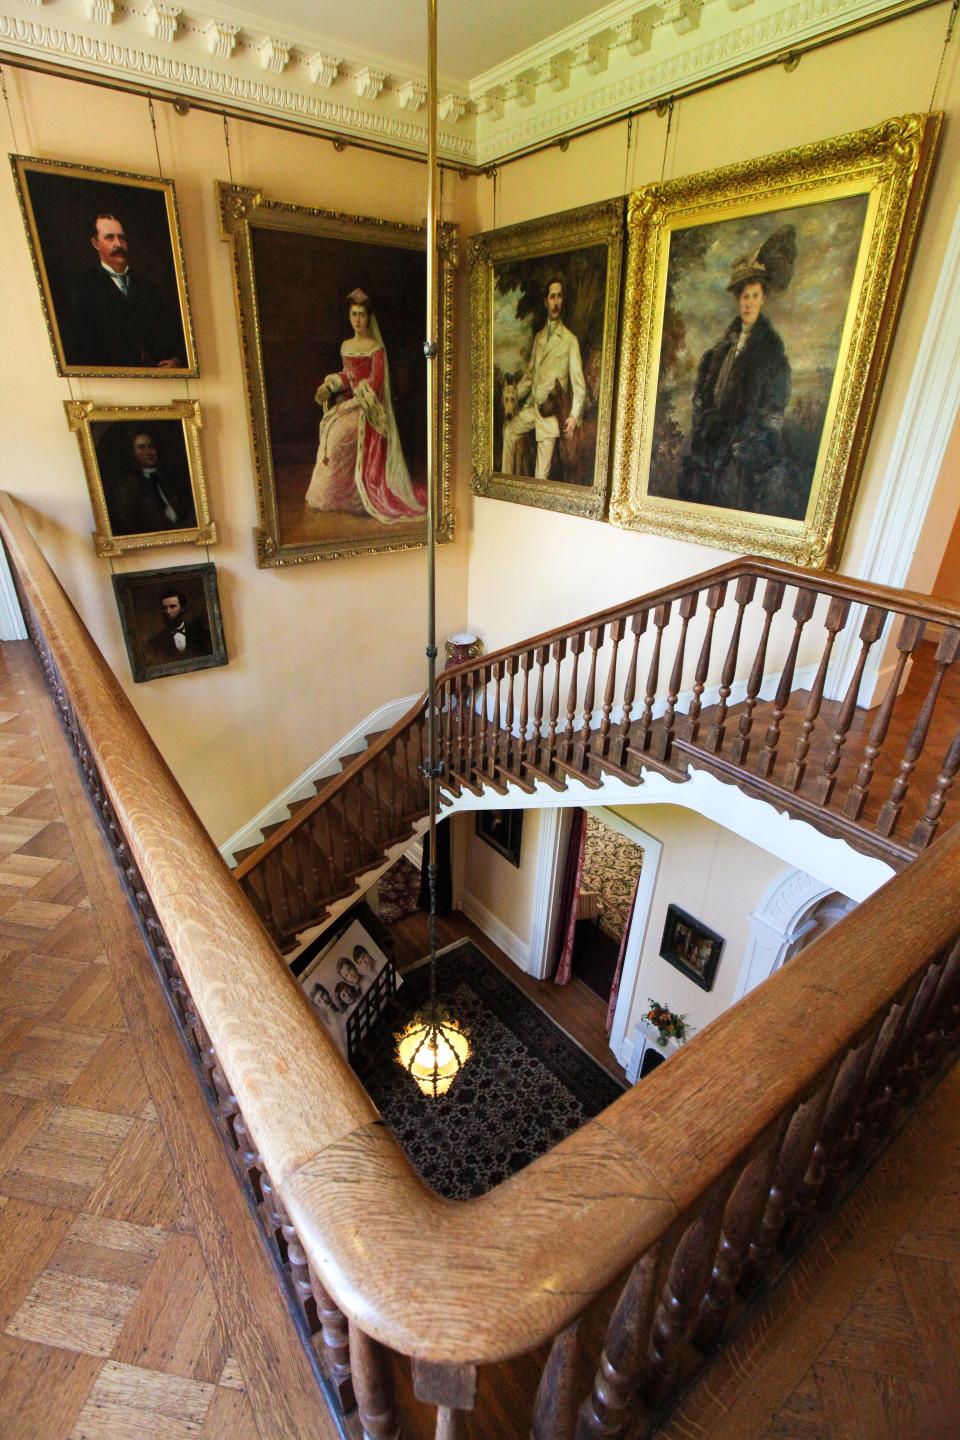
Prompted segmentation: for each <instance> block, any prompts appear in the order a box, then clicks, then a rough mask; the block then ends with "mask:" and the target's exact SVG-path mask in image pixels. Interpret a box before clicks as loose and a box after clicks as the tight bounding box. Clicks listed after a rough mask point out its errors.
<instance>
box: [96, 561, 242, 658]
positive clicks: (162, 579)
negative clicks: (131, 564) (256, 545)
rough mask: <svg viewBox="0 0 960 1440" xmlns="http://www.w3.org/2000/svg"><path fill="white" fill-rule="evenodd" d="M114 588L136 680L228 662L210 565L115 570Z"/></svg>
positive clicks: (215, 583)
mask: <svg viewBox="0 0 960 1440" xmlns="http://www.w3.org/2000/svg"><path fill="white" fill-rule="evenodd" d="M113 590H114V594H115V595H116V597H117V609H118V610H119V611H120V624H121V626H122V628H123V638H124V642H125V643H126V647H127V655H128V656H129V658H130V669H131V670H132V672H133V678H134V680H135V681H137V683H138V684H139V683H140V681H142V680H159V679H160V678H161V676H163V675H183V674H185V673H186V671H188V670H210V669H212V668H213V666H214V665H226V664H227V646H226V642H225V640H224V638H223V621H222V620H221V618H220V596H219V593H218V591H217V567H216V566H215V565H211V564H206V565H173V566H170V567H168V568H166V569H163V570H135V571H131V572H129V573H127V574H125V575H114V576H113Z"/></svg>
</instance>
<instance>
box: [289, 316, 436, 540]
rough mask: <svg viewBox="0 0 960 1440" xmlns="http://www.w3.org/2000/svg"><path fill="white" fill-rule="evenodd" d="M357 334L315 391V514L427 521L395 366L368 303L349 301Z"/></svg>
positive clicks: (311, 496) (310, 498)
mask: <svg viewBox="0 0 960 1440" xmlns="http://www.w3.org/2000/svg"><path fill="white" fill-rule="evenodd" d="M346 299H347V303H348V305H349V312H348V314H349V320H350V326H351V328H352V330H353V334H352V335H351V336H350V337H349V338H348V339H346V340H344V342H343V344H342V345H341V347H340V360H341V368H340V370H339V371H338V372H337V373H336V374H332V375H327V376H326V377H325V378H324V381H323V383H322V384H321V385H320V387H319V388H318V390H317V393H316V397H315V398H316V402H317V404H318V405H321V406H322V407H323V416H322V418H321V421H320V434H319V443H318V446H317V459H316V464H315V465H314V467H313V474H312V476H311V477H310V485H309V487H308V489H307V493H306V503H307V505H308V507H309V508H310V509H311V510H336V511H341V512H343V511H346V512H347V513H348V514H352V515H370V516H372V517H373V519H375V520H378V521H380V523H381V524H383V525H393V524H396V523H397V522H399V521H403V520H410V519H413V518H416V517H418V516H420V515H423V513H424V511H425V509H426V503H425V501H424V500H422V499H421V498H420V497H419V496H418V495H417V494H416V493H415V491H414V488H413V484H412V482H411V480H410V472H409V470H408V468H407V462H406V460H405V459H404V455H403V448H402V446H401V444H400V436H399V434H398V432H397V422H396V417H395V415H394V411H393V396H392V393H391V389H390V365H389V361H388V359H387V352H386V349H385V347H384V344H383V338H382V336H381V334H380V327H379V325H378V324H377V319H376V316H375V315H374V313H373V306H372V302H371V300H370V297H369V296H368V295H367V294H366V293H365V292H364V291H363V290H361V289H355V290H352V291H351V292H350V294H349V295H348V296H347V297H346Z"/></svg>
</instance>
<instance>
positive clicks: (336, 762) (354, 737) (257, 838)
mask: <svg viewBox="0 0 960 1440" xmlns="http://www.w3.org/2000/svg"><path fill="white" fill-rule="evenodd" d="M418 699H419V696H417V695H408V696H406V697H405V698H403V699H401V700H390V701H388V702H387V704H386V705H381V706H380V707H379V709H377V710H372V711H371V712H370V714H369V715H368V716H367V717H366V719H364V720H361V721H360V722H359V724H357V725H354V727H353V729H352V730H348V731H347V733H346V735H344V737H343V739H342V740H338V742H337V744H336V745H334V746H333V747H332V749H330V750H328V751H327V753H326V754H325V755H321V756H320V759H319V760H315V761H314V763H313V764H312V765H310V766H308V768H307V769H306V770H304V772H303V774H302V775H299V776H298V777H297V779H296V780H294V781H293V782H292V784H290V785H288V786H287V787H286V789H285V790H281V792H280V794H279V795H275V796H274V798H273V799H272V800H269V801H268V802H267V804H266V805H264V807H263V809H262V810H259V811H258V812H257V814H256V815H254V817H253V819H252V820H249V821H248V822H247V824H246V825H242V826H241V827H240V829H239V830H237V831H236V832H235V833H234V834H233V835H231V836H230V838H229V840H225V841H224V842H223V844H222V845H221V846H220V854H221V855H222V856H223V858H224V860H226V862H227V864H228V865H230V866H233V865H235V864H236V861H235V860H234V858H233V857H234V855H235V854H236V852H237V851H238V850H245V849H246V847H247V846H248V845H259V844H260V842H261V841H262V840H263V828H262V827H263V826H264V825H275V824H276V823H277V821H279V820H289V818H290V802H291V801H292V800H306V799H309V797H310V796H311V795H312V794H313V783H314V781H315V780H322V779H324V778H325V777H326V776H328V775H336V774H337V772H338V770H339V769H340V761H341V760H343V759H346V758H347V757H348V756H350V755H358V754H360V752H361V751H362V750H364V749H366V745H365V739H366V736H367V735H371V734H373V732H374V731H376V730H389V729H390V727H391V726H392V725H396V723H397V721H398V720H400V719H402V717H403V716H404V715H405V714H406V713H407V711H408V710H409V709H410V708H411V706H412V705H414V704H415V703H416V701H417V700H418Z"/></svg>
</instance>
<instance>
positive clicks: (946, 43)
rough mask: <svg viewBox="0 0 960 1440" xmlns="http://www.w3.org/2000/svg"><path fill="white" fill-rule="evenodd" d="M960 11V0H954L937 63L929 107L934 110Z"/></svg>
mask: <svg viewBox="0 0 960 1440" xmlns="http://www.w3.org/2000/svg"><path fill="white" fill-rule="evenodd" d="M958 11H960V0H953V4H952V5H951V6H950V14H949V15H948V16H947V33H946V35H944V37H943V49H942V50H941V51H940V62H939V64H938V65H937V74H936V79H935V80H934V82H933V90H932V92H931V95H930V105H929V107H928V108H929V109H930V110H933V109H935V107H936V103H937V91H938V90H939V89H940V81H941V79H942V77H943V67H944V65H945V64H946V60H947V51H948V50H949V49H950V42H951V40H952V39H953V32H954V29H955V27H956V23H957V12H958Z"/></svg>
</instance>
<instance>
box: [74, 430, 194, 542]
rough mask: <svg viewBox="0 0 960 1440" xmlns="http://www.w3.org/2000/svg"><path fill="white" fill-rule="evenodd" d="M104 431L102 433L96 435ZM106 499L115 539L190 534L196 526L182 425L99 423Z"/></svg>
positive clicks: (97, 434)
mask: <svg viewBox="0 0 960 1440" xmlns="http://www.w3.org/2000/svg"><path fill="white" fill-rule="evenodd" d="M98 431H99V433H97V432H98ZM94 432H95V443H96V446H97V458H98V463H99V469H100V477H101V480H102V482H103V496H104V501H105V503H106V507H107V516H108V518H109V521H110V529H111V531H112V533H113V535H114V536H118V535H149V534H155V533H158V532H162V531H165V530H185V529H191V528H193V527H194V526H196V524H197V511H196V504H195V501H194V497H193V487H192V484H191V480H190V468H189V461H188V458H187V450H186V444H185V442H184V436H183V426H182V424H181V422H180V421H179V420H150V421H149V422H144V423H142V424H141V423H138V422H136V421H134V422H132V423H127V424H123V425H116V424H104V423H102V422H98V423H95V425H94Z"/></svg>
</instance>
